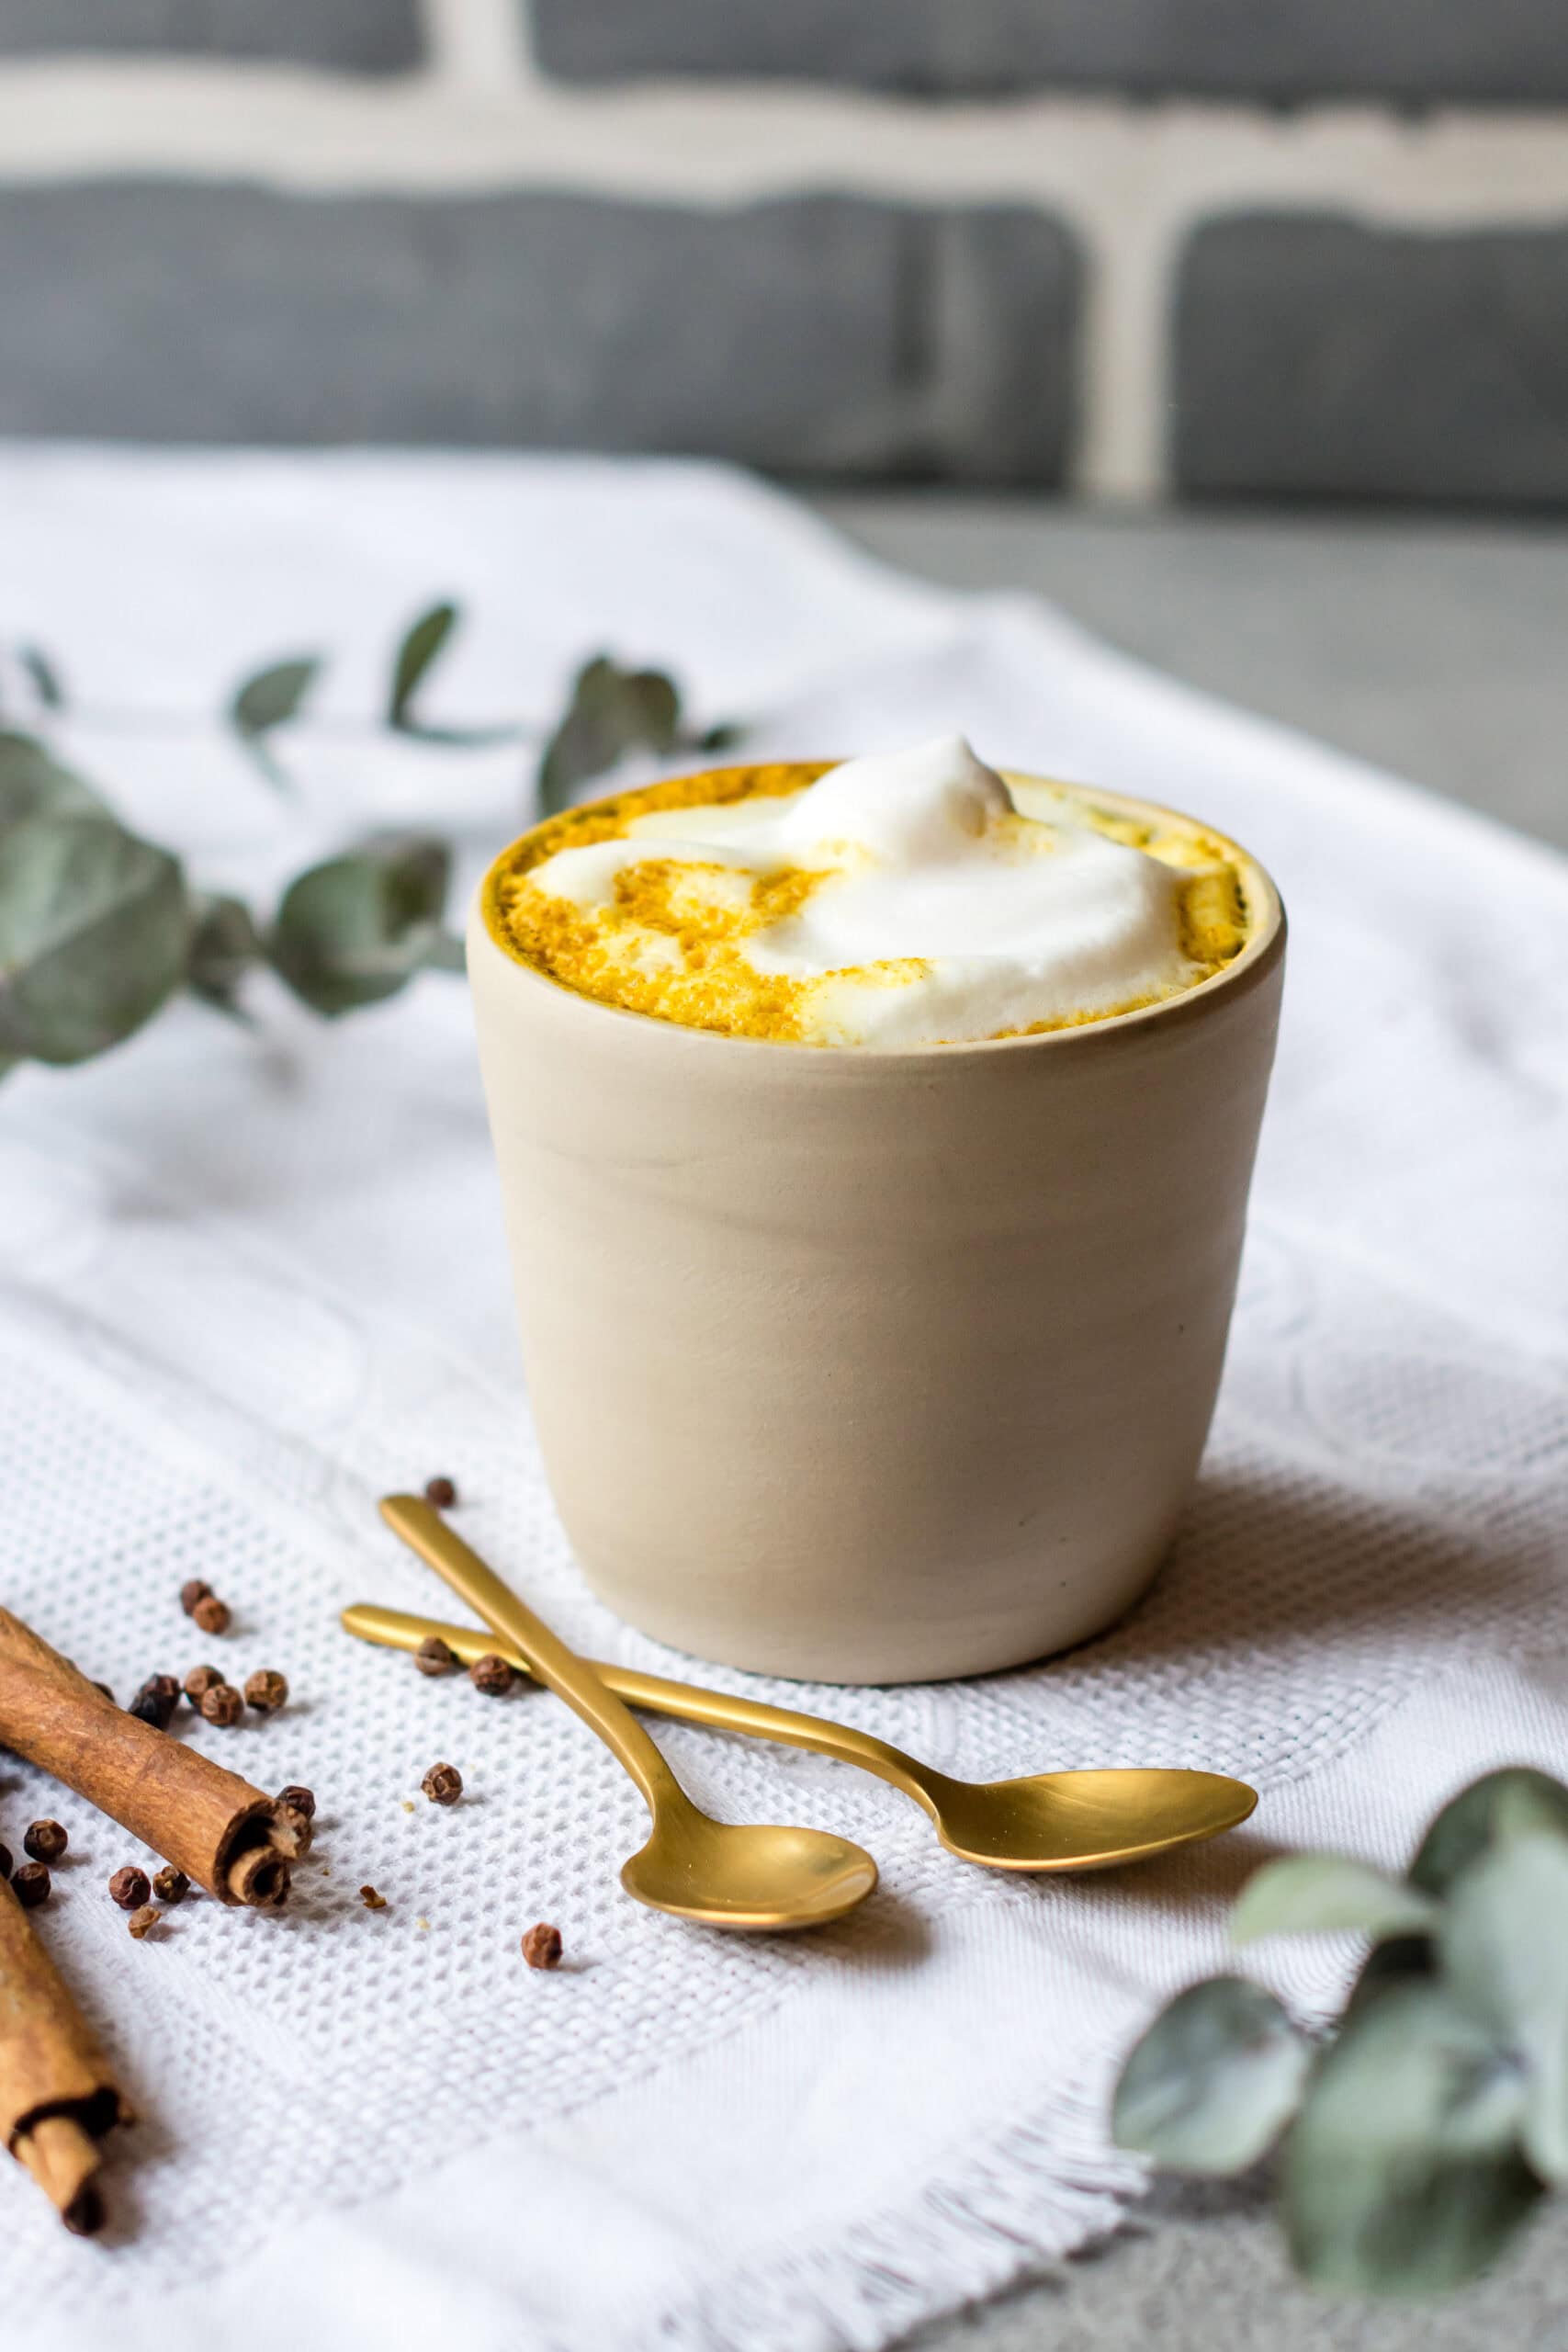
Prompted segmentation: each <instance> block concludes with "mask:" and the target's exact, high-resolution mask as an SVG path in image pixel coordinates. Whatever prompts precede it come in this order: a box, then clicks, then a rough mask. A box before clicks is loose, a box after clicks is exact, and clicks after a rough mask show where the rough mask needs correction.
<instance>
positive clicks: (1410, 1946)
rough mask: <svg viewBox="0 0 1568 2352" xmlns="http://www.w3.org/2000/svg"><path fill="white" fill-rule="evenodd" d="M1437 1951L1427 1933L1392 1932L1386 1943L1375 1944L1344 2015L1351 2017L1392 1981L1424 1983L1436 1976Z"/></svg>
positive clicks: (1390, 1984)
mask: <svg viewBox="0 0 1568 2352" xmlns="http://www.w3.org/2000/svg"><path fill="white" fill-rule="evenodd" d="M1437 1954H1438V1948H1437V1945H1436V1943H1435V1941H1434V1940H1433V1939H1432V1938H1431V1937H1430V1936H1391V1937H1390V1938H1389V1939H1388V1940H1387V1942H1386V1943H1381V1944H1374V1945H1373V1946H1372V1948H1371V1951H1370V1952H1369V1953H1368V1954H1367V1956H1366V1959H1365V1960H1364V1961H1363V1962H1361V1966H1360V1972H1359V1974H1358V1976H1357V1978H1356V1981H1355V1983H1354V1985H1352V1986H1351V1987H1350V1998H1349V2000H1348V2003H1347V2005H1346V2008H1345V2017H1346V2018H1352V2017H1354V2016H1355V2015H1356V2013H1357V2011H1358V2010H1359V2009H1363V2008H1365V2007H1366V2006H1367V2004H1368V2002H1369V2001H1375V2000H1377V1999H1378V1998H1379V1997H1380V1996H1381V1995H1382V1994H1383V1993H1386V1992H1387V1991H1389V1989H1390V1988H1391V1986H1393V1985H1409V1984H1413V1983H1415V1984H1419V1983H1424V1982H1426V1981H1427V1980H1429V1979H1430V1978H1431V1977H1433V1976H1435V1975H1436V1973H1437V1968H1438V1957H1437Z"/></svg>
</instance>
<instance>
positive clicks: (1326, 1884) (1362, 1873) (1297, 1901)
mask: <svg viewBox="0 0 1568 2352" xmlns="http://www.w3.org/2000/svg"><path fill="white" fill-rule="evenodd" d="M1437 1917H1438V1906H1437V1905H1436V1904H1435V1903H1434V1902H1433V1901H1432V1900H1431V1898H1430V1897H1429V1896H1427V1895H1425V1894H1419V1893H1418V1892H1417V1891H1416V1889H1415V1888H1414V1887H1410V1886H1406V1885H1405V1884H1404V1881H1403V1880H1401V1879H1396V1878H1391V1877H1390V1876H1389V1874H1388V1872H1387V1871H1380V1870H1374V1869H1373V1867H1372V1865H1371V1862H1361V1861H1357V1860H1356V1859H1355V1858H1354V1856H1352V1855H1349V1854H1286V1855H1283V1856H1281V1858H1280V1860H1278V1861H1274V1862H1268V1863H1266V1864H1265V1865H1264V1867H1263V1868H1262V1869H1261V1870H1260V1871H1255V1872H1254V1873H1253V1875H1252V1877H1251V1878H1250V1879H1248V1881H1247V1885H1246V1887H1245V1889H1244V1890H1243V1892H1242V1895H1241V1899H1240V1901H1239V1902H1238V1903H1237V1904H1236V1906H1235V1910H1234V1911H1233V1912H1232V1913H1231V1941H1232V1943H1235V1944H1247V1943H1254V1942H1256V1941H1257V1939H1258V1937H1259V1936H1303V1935H1329V1934H1336V1933H1339V1934H1344V1933H1349V1934H1352V1935H1358V1936H1371V1937H1372V1938H1373V1939H1374V1940H1377V1939H1382V1937H1384V1936H1398V1935H1409V1934H1419V1933H1422V1932H1424V1931H1425V1930H1427V1929H1428V1928H1431V1927H1432V1926H1433V1925H1434V1924H1435V1922H1436V1920H1437Z"/></svg>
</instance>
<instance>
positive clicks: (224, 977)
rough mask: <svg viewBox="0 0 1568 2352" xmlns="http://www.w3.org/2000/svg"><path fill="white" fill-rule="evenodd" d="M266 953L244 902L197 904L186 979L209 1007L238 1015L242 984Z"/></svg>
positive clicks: (208, 900)
mask: <svg viewBox="0 0 1568 2352" xmlns="http://www.w3.org/2000/svg"><path fill="white" fill-rule="evenodd" d="M264 953H265V951H264V949H263V946H262V941H261V934H260V933H259V932H258V931H257V929H256V926H255V923H254V920H253V918H252V915H251V910H250V909H249V907H247V906H246V904H245V902H244V900H243V899H230V898H222V897H217V896H212V895H209V896H206V897H203V898H200V899H197V902H196V910H195V922H194V925H193V928H192V931H191V938H190V956H189V961H188V964H187V966H186V979H187V980H188V982H189V985H190V987H191V988H192V989H194V991H195V992H196V994H197V996H198V997H200V998H202V999H203V1001H205V1002H206V1003H208V1004H211V1005H215V1006H217V1008H218V1009H219V1011H220V1012H238V1011H239V1003H238V991H239V987H240V982H241V981H242V980H243V978H244V976H245V974H246V973H247V972H248V971H250V970H252V969H253V968H254V966H255V965H257V964H259V963H260V962H261V961H262V959H263V956H264Z"/></svg>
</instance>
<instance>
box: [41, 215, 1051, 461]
mask: <svg viewBox="0 0 1568 2352" xmlns="http://www.w3.org/2000/svg"><path fill="white" fill-rule="evenodd" d="M1077 275H1078V271H1077V257H1076V253H1075V249H1074V246H1073V244H1072V243H1071V241H1070V239H1069V238H1068V237H1067V235H1066V233H1065V232H1064V231H1063V230H1062V229H1061V228H1060V227H1059V226H1058V225H1057V224H1056V223H1055V222H1054V221H1053V220H1050V219H1048V218H1046V217H1045V216H1044V215H1043V214H1041V213H1038V212H1028V211H1023V210H1018V209H1007V208H1002V207H986V206H976V207H974V208H969V209H951V210H944V209H931V208H929V207H909V208H906V207H902V206H897V205H889V204H881V203H876V202H871V201H863V200H857V199H854V198H837V197H829V196H819V197H809V198H798V199H795V200H786V201H781V202H777V203H768V204H758V205H754V206H750V207H743V208H740V209H735V210H718V211H709V210H700V209H684V208H678V207H674V206H668V205H644V204H635V203H623V202H615V201H610V200H606V199H601V198H585V197H576V196H566V195H557V194H540V193H536V192H528V191H513V192H509V193H504V194H499V195H492V196H481V197H434V198H430V197H398V196H384V197H308V196H293V195H285V194H280V193H277V192H276V191H268V190H265V189H261V188H257V187H246V186H219V187H209V186H196V185H186V186H175V185H161V184H157V183H145V182H141V183H134V182H133V183H115V182H109V183H96V184H87V185H82V186H44V187H28V186H22V187H10V188H6V189H4V190H0V285H4V286H5V288H6V331H5V334H4V335H3V336H0V433H12V434H29V433H40V434H43V433H51V434H81V435H108V436H121V435H123V436H130V437H138V436H141V437H151V438H154V439H160V440H164V439H174V440H186V439H194V440H206V441H278V442H301V441H344V440H364V441H383V442H384V441H438V442H448V443H455V444H470V445H476V446H479V445H482V446H489V447H494V446H504V445H511V444H539V445H543V446H547V447H550V446H553V447H567V448H605V449H621V448H635V449H653V450H694V451H709V452H713V453H716V454H717V455H720V456H727V457H731V458H739V459H742V460H745V461H747V462H749V463H751V464H755V465H760V466H766V467H770V468H773V469H777V470H780V471H782V472H786V473H795V474H805V475H815V474H835V475H843V476H850V477H854V476H878V475H881V476H910V475H925V474H941V475H945V476H947V477H949V478H951V479H954V480H958V481H972V482H995V483H1032V484H1039V485H1050V484H1055V483H1057V482H1059V481H1060V480H1061V478H1062V475H1063V470H1064V467H1065V464H1066V453H1067V447H1068V441H1069V436H1070V431H1071V424H1072V409H1073V370H1074V352H1075V327H1076V319H1077V300H1078V295H1077Z"/></svg>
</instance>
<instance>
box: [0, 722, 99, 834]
mask: <svg viewBox="0 0 1568 2352" xmlns="http://www.w3.org/2000/svg"><path fill="white" fill-rule="evenodd" d="M105 814H107V811H106V810H105V808H104V804H103V802H102V801H101V800H100V799H99V797H98V796H97V794H96V792H95V791H94V790H93V787H92V786H91V785H90V784H87V783H85V781H84V780H83V778H82V777H81V776H79V775H76V773H75V771H74V770H73V769H72V768H67V767H62V765H61V763H60V762H59V761H58V760H57V759H56V758H55V757H54V755H53V753H52V752H51V751H50V750H49V749H48V748H47V746H46V745H44V744H42V743H40V742H39V741H38V738H37V737H36V736H34V735H16V734H11V733H8V732H5V731H0V825H14V824H16V823H17V820H18V819H20V818H22V817H42V816H51V817H90V816H103V815H105Z"/></svg>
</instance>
